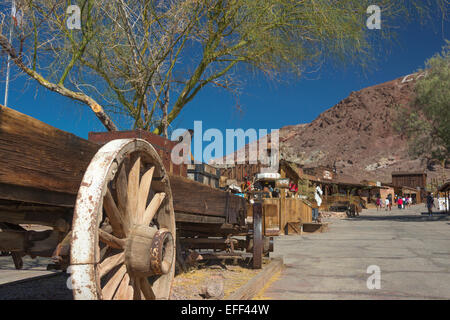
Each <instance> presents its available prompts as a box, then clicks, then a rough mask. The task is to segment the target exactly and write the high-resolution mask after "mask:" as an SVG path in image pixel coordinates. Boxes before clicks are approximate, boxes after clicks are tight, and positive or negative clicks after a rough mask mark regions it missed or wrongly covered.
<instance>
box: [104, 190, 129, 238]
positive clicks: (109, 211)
mask: <svg viewBox="0 0 450 320" xmlns="http://www.w3.org/2000/svg"><path fill="white" fill-rule="evenodd" d="M103 207H104V208H105V212H106V215H107V216H108V218H109V223H110V224H111V227H112V228H113V231H114V233H115V234H117V235H118V236H124V235H125V234H126V233H127V232H128V225H127V221H126V219H125V218H124V216H123V214H122V213H121V212H120V210H119V208H117V206H116V203H115V201H114V199H113V197H112V195H111V192H110V191H109V189H108V190H107V191H106V194H105V198H104V199H103Z"/></svg>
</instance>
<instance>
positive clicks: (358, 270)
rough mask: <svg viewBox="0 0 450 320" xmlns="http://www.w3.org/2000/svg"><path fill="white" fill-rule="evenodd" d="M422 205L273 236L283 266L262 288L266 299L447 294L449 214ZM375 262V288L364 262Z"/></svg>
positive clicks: (449, 280)
mask: <svg viewBox="0 0 450 320" xmlns="http://www.w3.org/2000/svg"><path fill="white" fill-rule="evenodd" d="M422 211H425V208H424V206H423V205H418V206H414V207H412V208H410V209H407V210H398V209H393V210H392V211H391V212H389V213H386V212H385V211H380V212H377V211H376V210H364V212H363V213H362V215H361V217H359V218H354V219H344V220H338V219H330V220H329V221H330V222H331V224H330V228H329V231H328V232H327V233H322V234H310V235H306V236H305V235H304V236H283V237H279V238H277V239H276V240H275V252H274V256H278V255H281V256H284V261H285V264H286V268H285V270H284V271H283V273H282V274H281V276H280V278H279V279H278V280H277V281H275V282H274V283H273V284H272V285H271V286H270V287H269V288H268V289H267V290H266V291H265V292H264V294H263V295H264V296H265V297H267V298H271V299H300V300H305V299H450V218H449V217H448V216H444V215H439V216H438V215H435V216H434V217H432V218H428V217H427V216H425V215H421V212H422ZM371 265H376V266H379V268H380V271H381V289H373V290H369V289H368V288H367V279H368V278H369V276H371V274H368V273H367V268H368V267H369V266H371Z"/></svg>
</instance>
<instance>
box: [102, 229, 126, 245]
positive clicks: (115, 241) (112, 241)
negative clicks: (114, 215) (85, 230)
mask: <svg viewBox="0 0 450 320" xmlns="http://www.w3.org/2000/svg"><path fill="white" fill-rule="evenodd" d="M98 237H99V239H100V241H101V242H103V243H105V244H106V245H108V246H109V247H111V248H115V249H123V248H124V247H125V239H119V238H117V237H115V236H113V235H112V234H110V233H108V232H106V231H103V230H102V229H100V228H99V229H98Z"/></svg>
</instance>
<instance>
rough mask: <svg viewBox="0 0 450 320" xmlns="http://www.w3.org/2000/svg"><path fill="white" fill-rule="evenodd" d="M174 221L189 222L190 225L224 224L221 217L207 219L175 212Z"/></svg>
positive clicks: (206, 217)
mask: <svg viewBox="0 0 450 320" xmlns="http://www.w3.org/2000/svg"><path fill="white" fill-rule="evenodd" d="M175 221H176V222H177V223H179V222H190V223H211V224H224V223H225V218H223V217H209V216H202V215H196V214H189V213H182V212H175Z"/></svg>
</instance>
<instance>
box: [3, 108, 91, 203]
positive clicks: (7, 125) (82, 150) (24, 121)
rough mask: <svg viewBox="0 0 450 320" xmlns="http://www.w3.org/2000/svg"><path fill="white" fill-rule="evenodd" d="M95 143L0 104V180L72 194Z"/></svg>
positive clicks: (75, 190) (78, 185) (89, 158)
mask: <svg viewBox="0 0 450 320" xmlns="http://www.w3.org/2000/svg"><path fill="white" fill-rule="evenodd" d="M98 148H99V146H98V145H97V144H94V143H92V142H89V141H87V140H85V139H81V138H79V137H77V136H75V135H73V134H71V133H68V132H65V131H62V130H59V129H57V128H54V127H52V126H50V125H47V124H45V123H43V122H41V121H39V120H37V119H34V118H32V117H30V116H27V115H24V114H22V113H20V112H17V111H15V110H12V109H10V108H7V107H4V106H2V105H0V154H1V157H0V183H2V184H6V185H17V186H24V187H29V188H36V189H41V190H50V191H57V192H62V193H66V194H67V193H69V194H76V193H77V192H78V188H79V187H80V181H81V179H82V177H83V175H84V172H85V170H86V168H87V166H88V164H89V162H90V161H91V159H92V157H93V156H94V154H95V153H96V151H97V150H98Z"/></svg>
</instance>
